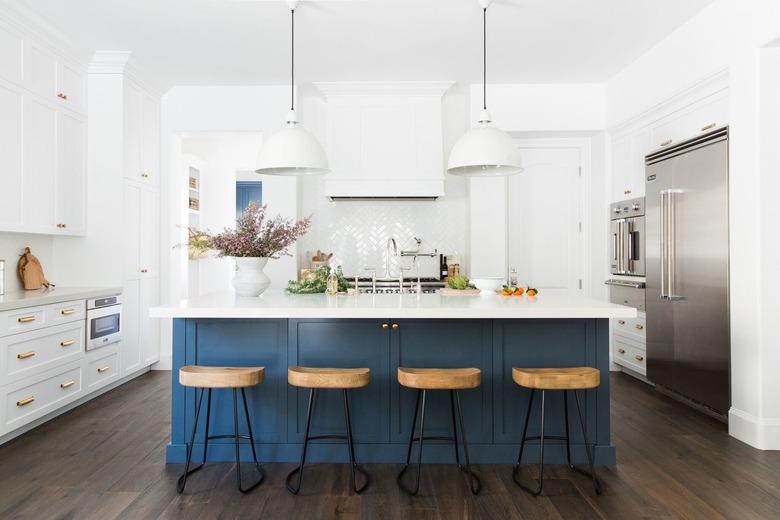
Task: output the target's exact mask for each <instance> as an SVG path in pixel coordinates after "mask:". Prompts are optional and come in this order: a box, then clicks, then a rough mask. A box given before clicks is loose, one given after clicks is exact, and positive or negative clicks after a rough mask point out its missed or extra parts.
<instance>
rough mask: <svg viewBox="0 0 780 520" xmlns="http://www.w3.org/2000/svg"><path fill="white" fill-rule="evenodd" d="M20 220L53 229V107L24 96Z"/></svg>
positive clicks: (42, 230) (32, 228)
mask: <svg viewBox="0 0 780 520" xmlns="http://www.w3.org/2000/svg"><path fill="white" fill-rule="evenodd" d="M23 135H24V141H23V143H24V145H23V146H24V154H23V161H24V162H23V164H24V175H23V188H22V208H23V214H22V222H23V225H24V230H25V231H31V232H34V233H53V232H57V231H59V228H57V227H56V226H55V204H56V200H55V190H56V175H55V169H56V167H57V111H56V110H55V109H54V108H52V107H51V106H50V105H48V104H44V103H42V102H40V101H37V100H35V99H32V98H29V97H28V98H26V99H25V104H24V134H23Z"/></svg>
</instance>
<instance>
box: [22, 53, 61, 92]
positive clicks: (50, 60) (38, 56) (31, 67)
mask: <svg viewBox="0 0 780 520" xmlns="http://www.w3.org/2000/svg"><path fill="white" fill-rule="evenodd" d="M25 43H26V44H25V47H24V84H25V86H26V87H27V88H28V89H29V90H30V91H31V92H32V93H33V94H35V95H37V96H40V97H41V98H42V99H44V100H46V101H49V100H54V99H57V56H56V55H55V54H54V53H52V52H51V51H49V50H48V49H46V48H45V47H43V46H42V45H39V44H38V43H35V42H32V41H30V40H27V42H25Z"/></svg>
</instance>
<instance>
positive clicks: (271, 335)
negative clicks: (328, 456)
mask: <svg viewBox="0 0 780 520" xmlns="http://www.w3.org/2000/svg"><path fill="white" fill-rule="evenodd" d="M188 321H194V330H193V331H192V332H191V334H192V336H190V338H191V339H192V342H190V339H189V338H188V340H187V357H186V362H187V363H188V364H189V363H193V364H198V365H207V366H208V365H211V366H255V367H265V378H264V380H263V382H262V383H261V384H259V385H257V386H254V387H251V388H247V389H246V396H247V405H248V408H249V415H250V419H251V421H252V432H253V433H254V436H255V442H257V443H264V442H272V443H279V442H285V439H286V437H287V432H286V423H285V421H284V411H285V409H286V406H285V404H286V401H287V348H286V345H285V338H286V335H287V329H286V326H287V322H286V320H188ZM188 327H189V324H188ZM200 346H203V347H200ZM175 385H178V382H176V383H175ZM174 390H175V389H174ZM185 395H186V411H185V428H184V431H186V432H187V435H189V432H190V431H191V428H192V421H193V420H194V418H195V409H194V403H195V391H194V390H193V389H187V391H186V392H185ZM239 400H240V395H239ZM205 402H206V400H205V398H204V406H205ZM238 406H239V414H241V415H240V416H239V417H240V418H239V424H240V428H244V426H243V424H244V419H243V411H242V410H241V403H240V402H239V404H238ZM204 416H205V413H203V411H202V412H201V416H200V420H201V421H202V423H201V424H200V425H199V427H198V429H199V433H198V439H196V442H202V441H200V438H201V437H200V436H201V435H202V434H203V433H202V432H203V429H204V427H205V417H204ZM211 425H212V426H211V428H212V431H213V432H215V433H217V432H231V431H233V402H232V396H231V392H230V390H214V392H213V395H212V412H211ZM213 442H215V443H220V442H224V443H232V442H233V441H232V439H223V440H216V441H213Z"/></svg>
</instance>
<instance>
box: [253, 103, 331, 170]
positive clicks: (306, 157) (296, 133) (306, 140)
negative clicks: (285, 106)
mask: <svg viewBox="0 0 780 520" xmlns="http://www.w3.org/2000/svg"><path fill="white" fill-rule="evenodd" d="M328 171H329V169H328V156H327V155H325V150H323V148H322V146H321V145H320V143H319V142H318V141H317V139H316V138H315V137H314V136H313V135H311V134H310V133H309V131H308V130H306V129H305V128H304V127H303V126H301V125H300V124H299V123H298V122H297V121H296V120H295V113H294V112H293V111H290V115H289V116H288V118H287V126H286V127H284V128H282V129H281V130H279V131H278V132H275V133H274V134H272V135H271V136H270V137H269V138H268V140H266V141H265V142H264V143H263V146H262V147H261V148H260V151H259V152H258V153H257V163H256V169H255V172H256V173H262V174H265V175H285V176H305V175H320V174H323V173H328Z"/></svg>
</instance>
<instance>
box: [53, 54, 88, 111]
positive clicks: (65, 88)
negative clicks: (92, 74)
mask: <svg viewBox="0 0 780 520" xmlns="http://www.w3.org/2000/svg"><path fill="white" fill-rule="evenodd" d="M57 94H59V96H58V97H59V98H60V100H61V101H62V104H63V106H64V107H66V108H69V109H71V110H75V111H77V112H84V111H86V108H87V107H86V77H85V76H84V74H83V73H82V72H81V71H80V70H78V69H77V68H76V67H74V66H72V65H69V64H67V63H63V62H60V64H59V68H58V69H57Z"/></svg>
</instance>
